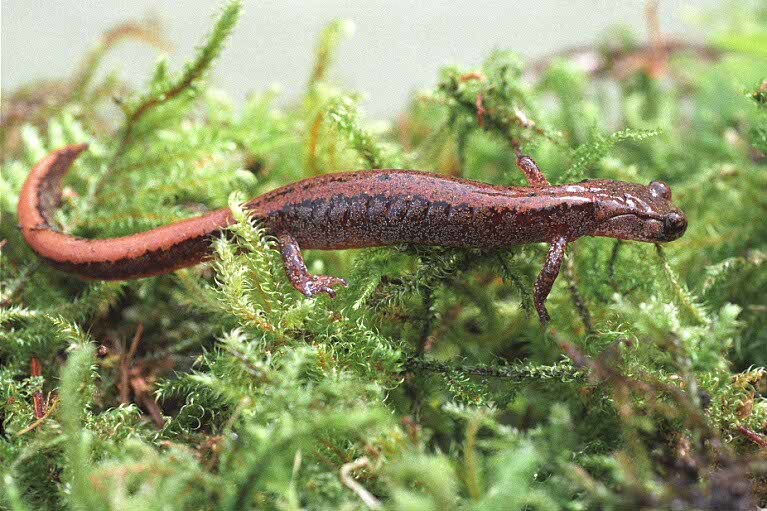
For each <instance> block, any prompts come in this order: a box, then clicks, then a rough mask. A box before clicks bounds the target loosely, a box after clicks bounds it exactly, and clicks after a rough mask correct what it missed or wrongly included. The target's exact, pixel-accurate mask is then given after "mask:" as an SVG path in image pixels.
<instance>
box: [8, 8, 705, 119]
mask: <svg viewBox="0 0 767 511" xmlns="http://www.w3.org/2000/svg"><path fill="white" fill-rule="evenodd" d="M0 2H1V3H0V6H1V7H2V11H1V13H0V15H1V17H2V32H1V34H2V38H1V41H0V42H1V43H2V44H1V47H0V48H1V58H2V60H1V62H0V64H1V66H0V69H1V71H2V74H1V80H2V84H1V85H2V89H3V91H6V92H7V91H9V90H12V89H14V88H16V87H17V86H19V85H21V84H24V83H27V82H29V81H32V80H37V79H41V78H57V77H62V76H68V75H69V74H70V73H72V72H73V71H74V70H75V68H76V66H77V65H78V64H79V63H80V61H81V58H82V57H83V55H84V54H85V52H86V51H87V50H88V49H89V48H91V47H92V45H93V44H94V43H95V41H96V40H97V39H98V37H99V36H100V35H101V34H102V33H103V32H104V31H105V30H107V29H108V28H110V27H112V26H114V25H116V24H118V23H120V22H124V21H127V20H137V19H143V18H145V17H146V16H147V14H150V15H154V16H159V18H160V20H161V21H162V24H163V33H164V34H165V37H166V38H167V39H168V40H170V41H171V42H172V43H173V45H174V51H173V53H172V54H171V57H170V61H171V64H172V65H173V66H174V69H177V68H178V66H179V65H180V64H181V63H182V62H183V61H184V60H185V59H187V58H189V57H190V56H191V55H192V54H193V51H194V48H195V46H196V45H198V44H199V43H200V41H201V40H202V38H203V36H204V35H205V34H206V33H207V32H208V30H209V29H210V27H211V22H212V16H213V13H214V11H215V10H217V7H218V6H219V5H220V2H218V1H217V0H176V1H171V0H154V1H152V0H130V1H129V0H0ZM718 4H720V2H719V1H717V0H666V1H664V2H662V3H661V6H660V16H661V20H662V28H663V31H664V33H666V34H677V35H686V36H692V37H693V38H694V37H695V36H696V35H698V36H699V29H698V28H696V27H695V26H691V25H689V24H687V23H686V18H688V17H689V15H690V13H691V12H694V11H696V10H701V9H706V8H708V7H712V6H715V5H718ZM244 7H245V8H244V14H243V16H242V18H241V20H240V23H239V24H238V25H237V27H236V29H235V32H234V34H233V37H232V39H231V41H230V43H229V44H228V45H227V48H226V49H225V51H224V53H223V55H222V57H221V59H220V60H219V62H218V63H217V65H216V66H215V68H214V75H213V81H214V83H215V84H216V85H217V86H218V87H221V88H223V89H224V90H226V91H227V93H228V94H229V95H231V96H232V97H235V98H243V97H245V96H246V95H247V93H248V92H249V91H252V90H264V89H266V88H267V87H269V86H271V85H273V84H280V86H281V90H282V92H283V95H282V100H283V102H287V101H290V100H291V99H294V98H295V97H297V96H298V95H299V94H300V93H301V91H302V90H303V89H304V87H305V84H306V80H307V77H308V75H309V72H310V70H311V67H312V57H313V49H314V46H315V42H316V38H317V35H318V34H319V32H320V31H321V30H322V28H323V27H324V26H325V25H326V24H327V23H328V22H329V21H331V20H332V19H334V18H346V19H350V20H352V21H353V22H354V25H355V27H356V30H355V32H354V34H353V35H352V37H350V38H348V39H347V40H346V41H345V42H344V43H342V45H341V47H340V51H339V52H338V58H337V65H336V67H335V69H334V71H333V74H332V75H331V76H332V77H333V78H334V79H336V80H337V81H339V82H340V83H343V84H344V85H345V86H348V87H351V88H353V89H357V90H360V91H363V92H365V94H366V96H365V97H366V101H365V102H364V107H365V108H366V110H367V111H368V112H369V113H371V114H372V115H374V116H382V117H390V116H392V115H393V114H394V113H396V112H398V111H400V110H402V109H404V108H405V105H406V102H407V100H408V97H409V96H410V95H411V94H412V92H413V91H414V90H416V89H418V88H422V87H428V86H430V85H432V84H434V83H435V81H436V73H437V70H438V69H439V67H440V66H442V65H444V64H448V63H455V64H462V65H466V66H473V65H477V64H479V63H480V62H481V61H482V59H483V58H484V57H486V56H487V55H488V54H489V53H490V52H491V51H492V50H493V49H499V48H500V49H513V50H515V51H517V52H519V53H520V54H522V55H523V56H526V57H535V56H540V55H544V54H547V53H549V52H552V51H554V50H556V49H559V48H562V47H564V46H570V45H575V44H587V43H591V42H593V41H594V40H595V39H596V38H597V37H599V36H600V35H601V34H603V33H604V31H605V30H606V29H607V28H608V27H610V26H612V25H614V24H625V25H629V26H631V27H633V28H634V29H635V30H636V31H637V32H639V33H640V34H641V36H642V37H644V36H645V22H644V2H643V1H641V0H569V1H535V0H518V1H512V0H506V1H502V0H474V1H471V0H452V1H439V2H438V1H414V2H408V1H405V0H391V1H383V0H357V1H352V0H321V1H298V0H283V1H275V0H262V1H256V0H247V1H246V2H245V6H244ZM156 56H157V53H156V50H154V49H151V48H149V47H147V46H145V45H142V44H139V43H135V42H127V43H123V44H121V45H120V46H119V47H118V48H117V49H116V50H113V51H112V52H111V53H110V54H109V57H108V59H107V60H106V62H105V63H104V65H103V66H102V69H114V68H119V69H122V71H123V77H125V78H127V79H128V81H129V82H131V83H134V84H136V85H139V84H141V83H143V82H144V81H145V80H146V79H147V78H148V76H149V74H150V73H151V69H152V66H153V63H154V61H155V59H156Z"/></svg>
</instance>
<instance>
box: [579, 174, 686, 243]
mask: <svg viewBox="0 0 767 511" xmlns="http://www.w3.org/2000/svg"><path fill="white" fill-rule="evenodd" d="M586 186H587V187H588V188H591V189H592V190H593V192H594V198H595V204H596V220H597V227H596V229H595V230H594V232H593V235H594V236H606V237H609V238H616V239H622V240H634V241H647V242H651V243H657V242H662V241H673V240H675V239H678V238H680V237H681V236H682V235H683V234H684V232H685V230H686V229H687V218H686V217H685V216H684V213H682V211H681V210H680V209H679V208H677V207H676V206H674V204H673V203H672V202H671V188H669V186H668V185H667V184H666V183H663V182H661V181H653V182H651V183H650V184H649V185H648V186H642V185H637V184H630V183H621V182H618V181H592V182H590V183H588V184H587V185H586Z"/></svg>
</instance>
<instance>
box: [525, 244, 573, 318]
mask: <svg viewBox="0 0 767 511" xmlns="http://www.w3.org/2000/svg"><path fill="white" fill-rule="evenodd" d="M565 248H567V239H566V238H564V237H562V238H557V239H556V240H554V241H553V242H552V243H551V247H550V248H549V253H548V255H547V256H546V262H545V263H544V265H543V269H542V270H541V273H540V274H539V275H538V279H537V280H536V281H535V286H534V287H533V301H534V303H535V310H536V311H537V312H538V317H539V318H540V320H541V324H542V325H544V326H545V325H546V323H548V322H549V320H550V319H551V318H550V317H549V312H548V311H547V310H546V305H545V303H546V298H548V296H549V293H550V292H551V286H553V285H554V281H555V280H557V275H559V267H560V266H561V265H562V260H563V259H564V258H565Z"/></svg>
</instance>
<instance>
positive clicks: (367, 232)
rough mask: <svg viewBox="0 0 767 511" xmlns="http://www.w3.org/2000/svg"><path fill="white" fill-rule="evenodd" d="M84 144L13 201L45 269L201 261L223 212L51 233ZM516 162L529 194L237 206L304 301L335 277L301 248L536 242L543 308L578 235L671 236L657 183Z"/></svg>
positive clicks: (291, 200)
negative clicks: (85, 232)
mask: <svg viewBox="0 0 767 511" xmlns="http://www.w3.org/2000/svg"><path fill="white" fill-rule="evenodd" d="M85 149H86V146H84V145H79V146H68V147H65V148H62V149H59V150H58V151H55V152H53V153H51V154H50V155H49V156H47V157H46V158H44V159H43V160H42V161H41V162H40V163H38V164H37V165H36V166H35V167H34V168H33V169H32V171H31V173H30V175H29V177H28V178H27V182H26V183H25V184H24V187H23V188H22V191H21V194H20V196H19V208H18V216H19V223H20V226H21V230H22V234H23V235H24V238H25V240H26V241H27V243H28V244H29V245H30V247H32V249H33V250H34V251H35V252H36V253H37V254H38V255H39V256H40V257H41V258H43V259H44V260H45V261H46V262H48V263H49V264H51V265H52V266H54V267H56V268H58V269H60V270H63V271H66V272H70V273H75V274H78V275H80V276H83V277H86V278H93V279H102V280H123V279H133V278H140V277H147V276H152V275H158V274H162V273H167V272H171V271H174V270H176V269H179V268H183V267H186V266H191V265H194V264H197V263H198V262H200V261H202V260H203V259H204V258H206V257H208V256H209V255H210V240H211V239H212V238H213V237H216V236H219V235H220V234H221V233H222V232H223V231H224V229H226V227H227V226H229V225H230V224H231V223H232V222H233V219H232V215H231V213H230V211H229V210H228V209H221V210H217V211H213V212H211V213H208V214H207V215H204V216H201V217H198V218H193V219H190V220H185V221H182V222H178V223H175V224H171V225H167V226H164V227H159V228H157V229H153V230H151V231H147V232H143V233H139V234H135V235H132V236H125V237H120V238H111V239H103V240H87V239H82V238H76V237H73V236H69V235H67V234H63V233H61V232H58V231H56V230H55V228H54V227H53V215H54V213H55V210H56V209H57V208H58V206H59V203H60V198H61V189H60V183H61V179H62V178H63V177H64V175H65V174H66V172H67V171H68V170H69V168H70V167H71V165H72V163H73V162H74V160H75V159H76V158H77V156H78V155H79V154H80V153H81V152H82V151H84V150H85ZM517 165H518V166H519V168H520V170H522V171H523V172H524V174H525V176H526V177H527V179H528V182H529V183H530V185H531V186H529V187H499V186H492V185H488V184H484V183H478V182H473V181H467V180H462V179H455V178H450V177H446V176H442V175H437V174H430V173H425V172H415V171H405V170H374V171H364V172H350V173H337V174H328V175H325V176H321V177H316V178H311V179H307V180H304V181H300V182H297V183H294V184H291V185H287V186H285V187H282V188H279V189H277V190H274V191H272V192H269V193H267V194H265V195H262V196H260V197H257V198H255V199H253V200H251V201H249V202H248V203H247V205H246V207H247V209H248V210H249V212H250V214H251V215H253V216H254V217H256V218H257V219H259V220H261V222H262V223H263V225H264V226H265V228H266V229H267V231H269V232H270V233H271V234H273V235H274V236H275V237H276V238H277V240H278V243H279V246H280V250H281V253H282V256H283V260H284V263H285V268H286V271H287V274H288V277H289V278H290V281H291V283H292V285H293V286H294V287H295V288H296V289H298V290H299V291H301V292H302V293H303V294H304V295H306V296H309V297H311V296H314V295H316V294H319V293H327V294H328V295H330V296H331V297H332V296H335V292H334V290H333V287H334V286H338V285H343V286H345V285H346V282H345V281H343V279H339V278H335V277H329V276H313V275H310V274H309V273H308V271H307V269H306V266H305V265H304V263H303V258H302V256H301V248H310V249H322V250H325V249H345V248H362V247H373V246H385V245H395V244H416V245H439V246H448V247H474V248H485V249H494V248H501V247H508V246H512V245H519V244H525V243H538V242H548V243H551V249H550V251H549V254H548V256H547V259H546V264H545V265H544V268H543V270H542V272H541V274H540V275H539V277H538V280H537V281H536V284H535V290H534V295H535V304H536V309H537V310H538V314H539V316H540V318H541V321H542V322H544V323H545V322H546V321H548V313H547V312H546V309H545V306H544V302H545V300H546V296H548V293H549V291H550V290H551V286H552V285H553V283H554V280H555V279H556V277H557V274H558V272H559V266H560V265H561V262H562V259H563V257H564V253H565V249H566V246H567V243H568V242H570V241H573V240H575V239H577V238H579V237H581V236H606V237H611V238H618V239H626V240H636V241H646V242H662V241H672V240H674V239H676V238H678V237H680V236H681V235H682V234H683V233H684V231H685V229H686V227H687V221H686V219H685V217H684V214H683V213H682V212H681V211H679V209H677V208H676V207H675V206H674V205H673V204H672V203H671V191H670V190H669V188H668V186H667V185H665V184H663V183H660V182H653V183H651V184H650V185H649V186H642V185H637V184H630V183H622V182H618V181H604V180H603V181H586V182H582V183H578V184H571V185H563V186H550V185H549V184H548V181H546V178H545V177H544V176H543V174H542V173H541V172H540V170H539V169H538V167H537V165H535V162H533V160H532V159H530V158H529V157H527V156H524V155H520V157H519V158H518V161H517Z"/></svg>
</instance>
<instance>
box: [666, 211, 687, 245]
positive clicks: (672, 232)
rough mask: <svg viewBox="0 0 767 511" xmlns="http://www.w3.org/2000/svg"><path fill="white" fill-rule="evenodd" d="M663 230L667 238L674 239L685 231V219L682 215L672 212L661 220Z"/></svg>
mask: <svg viewBox="0 0 767 511" xmlns="http://www.w3.org/2000/svg"><path fill="white" fill-rule="evenodd" d="M663 228H664V231H666V232H665V234H666V237H667V238H669V239H676V238H678V237H680V236H681V235H682V234H684V231H685V230H686V229H687V219H686V218H685V216H684V215H683V214H681V213H677V212H676V211H672V212H671V213H669V214H667V215H666V216H665V218H664V219H663Z"/></svg>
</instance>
